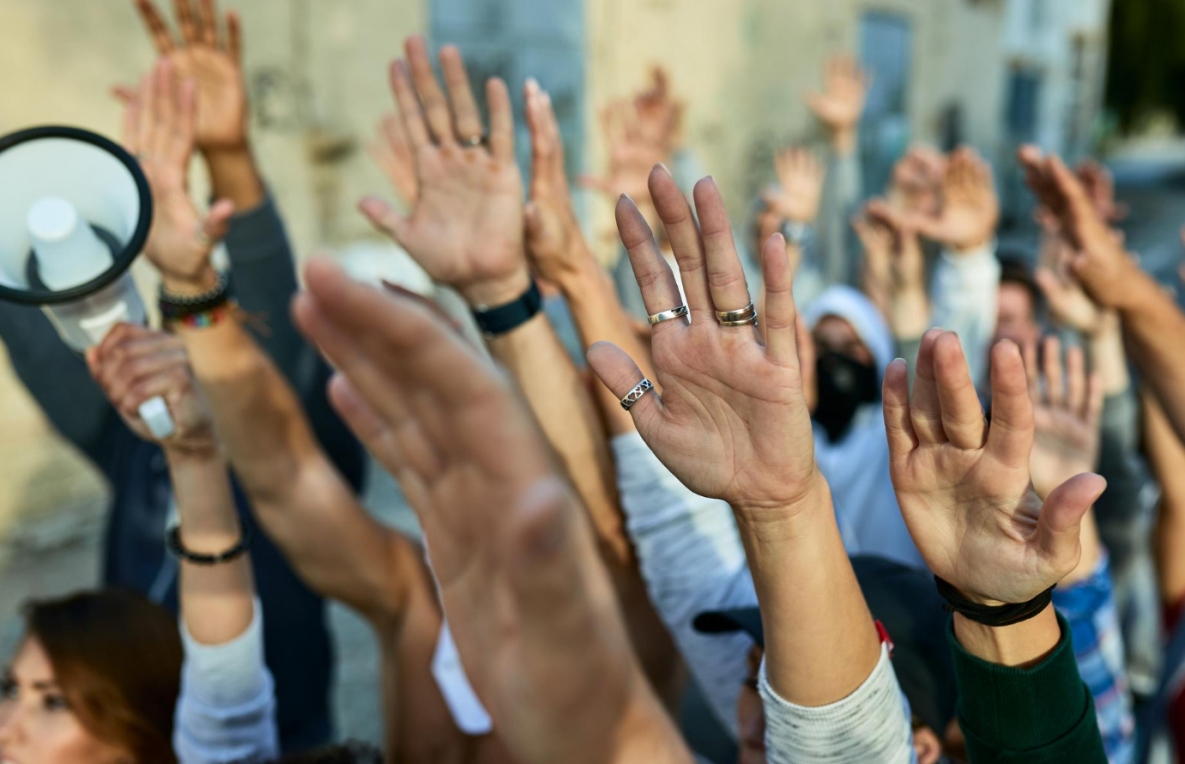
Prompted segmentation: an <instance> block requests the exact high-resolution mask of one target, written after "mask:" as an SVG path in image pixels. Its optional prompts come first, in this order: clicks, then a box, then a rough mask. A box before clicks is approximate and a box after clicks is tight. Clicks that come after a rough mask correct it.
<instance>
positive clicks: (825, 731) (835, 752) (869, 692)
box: [759, 644, 916, 764]
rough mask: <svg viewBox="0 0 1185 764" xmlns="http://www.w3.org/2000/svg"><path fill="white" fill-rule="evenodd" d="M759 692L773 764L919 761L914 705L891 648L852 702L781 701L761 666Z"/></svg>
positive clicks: (883, 648)
mask: <svg viewBox="0 0 1185 764" xmlns="http://www.w3.org/2000/svg"><path fill="white" fill-rule="evenodd" d="M759 688H760V690H761V698H762V700H763V701H764V706H765V725H766V727H765V747H766V751H767V756H768V758H769V764H809V763H810V762H821V761H826V762H828V763H829V764H864V763H865V762H879V763H881V764H910V762H915V761H916V758H915V752H914V748H913V731H912V729H911V727H910V709H909V701H908V700H906V698H905V694H904V693H902V692H901V687H900V685H898V683H897V674H896V673H894V671H893V664H892V663H891V662H890V661H889V648H888V646H887V645H883V644H882V645H881V657H880V660H878V661H877V664H876V666H875V667H874V668H873V670H872V673H871V674H869V675H868V678H867V679H865V680H864V683H863V684H862V685H860V687H859V688H857V689H856V691H855V692H853V693H852V694H851V695H849V696H848V697H846V698H844V699H843V700H839V701H836V702H835V703H831V704H829V705H826V706H818V707H806V706H799V705H795V704H793V703H791V702H789V701H787V700H784V699H783V698H781V697H780V696H779V695H778V694H777V693H776V692H774V689H773V688H772V687H770V685H769V681H768V679H767V678H766V674H765V664H764V662H763V663H762V665H761V677H760V683H759Z"/></svg>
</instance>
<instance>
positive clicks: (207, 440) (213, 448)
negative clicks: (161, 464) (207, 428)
mask: <svg viewBox="0 0 1185 764" xmlns="http://www.w3.org/2000/svg"><path fill="white" fill-rule="evenodd" d="M161 447H162V448H163V449H164V452H165V459H166V461H168V464H169V467H170V469H173V470H177V469H184V470H193V469H210V468H218V469H220V470H221V469H224V468H225V466H226V458H225V457H224V456H223V454H222V450H221V449H220V448H219V447H218V443H217V441H216V440H215V439H214V437H213V435H212V434H211V435H208V436H202V437H199V438H191V439H184V442H183V443H165V444H162V445H161Z"/></svg>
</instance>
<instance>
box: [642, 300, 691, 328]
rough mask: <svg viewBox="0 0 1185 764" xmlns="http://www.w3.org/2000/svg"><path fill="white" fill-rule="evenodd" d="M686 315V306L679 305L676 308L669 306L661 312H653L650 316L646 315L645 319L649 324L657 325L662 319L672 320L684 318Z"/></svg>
mask: <svg viewBox="0 0 1185 764" xmlns="http://www.w3.org/2000/svg"><path fill="white" fill-rule="evenodd" d="M686 316H687V306H686V305H680V306H679V307H677V308H671V309H670V310H664V311H662V312H661V313H654V314H652V315H650V316H647V317H646V320H647V321H649V322H650V325H651V326H657V325H658V324H661V323H662V322H663V321H674V320H675V319H676V318H684V317H686Z"/></svg>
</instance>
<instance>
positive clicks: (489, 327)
mask: <svg viewBox="0 0 1185 764" xmlns="http://www.w3.org/2000/svg"><path fill="white" fill-rule="evenodd" d="M542 307H543V295H541V294H540V293H539V285H538V284H536V283H535V279H531V286H530V287H528V288H527V291H526V292H524V293H523V294H522V296H521V297H519V298H518V299H517V300H514V301H512V302H508V303H506V304H505V305H498V306H496V307H493V308H487V307H485V306H484V305H480V306H478V307H476V308H474V309H473V319H474V320H475V321H476V322H477V328H478V329H480V330H481V333H482V334H484V335H485V336H486V337H497V336H498V335H499V334H506V333H507V332H509V331H512V330H514V329H517V328H518V327H520V326H522V325H523V324H525V323H526V322H528V321H530V320H531V319H532V318H534V317H535V314H536V313H538V312H539V309H540V308H542Z"/></svg>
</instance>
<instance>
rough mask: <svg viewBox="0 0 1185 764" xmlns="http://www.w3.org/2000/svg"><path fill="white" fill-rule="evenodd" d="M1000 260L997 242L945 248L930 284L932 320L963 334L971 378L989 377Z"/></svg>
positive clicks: (961, 335) (949, 329)
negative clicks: (962, 248) (964, 248)
mask: <svg viewBox="0 0 1185 764" xmlns="http://www.w3.org/2000/svg"><path fill="white" fill-rule="evenodd" d="M999 290H1000V263H999V261H997V260H996V257H995V247H994V246H984V247H981V248H979V249H977V250H975V251H972V252H950V251H947V252H943V253H942V255H941V256H940V257H939V260H938V264H937V266H936V267H935V272H934V279H933V283H932V284H931V288H930V299H931V304H932V306H933V312H932V314H931V323H932V325H933V326H940V327H942V328H944V329H946V330H947V331H952V332H954V333H956V334H958V335H959V342H960V343H961V344H962V346H963V352H964V354H965V356H966V358H967V366H968V367H969V369H970V371H971V380H972V381H973V382H974V383H975V384H976V385H979V384H980V383H981V382H983V381H984V380H986V378H987V374H988V370H987V359H988V352H989V348H990V345H991V341H992V336H993V335H994V334H995V331H996V314H997V310H998V295H999Z"/></svg>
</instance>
